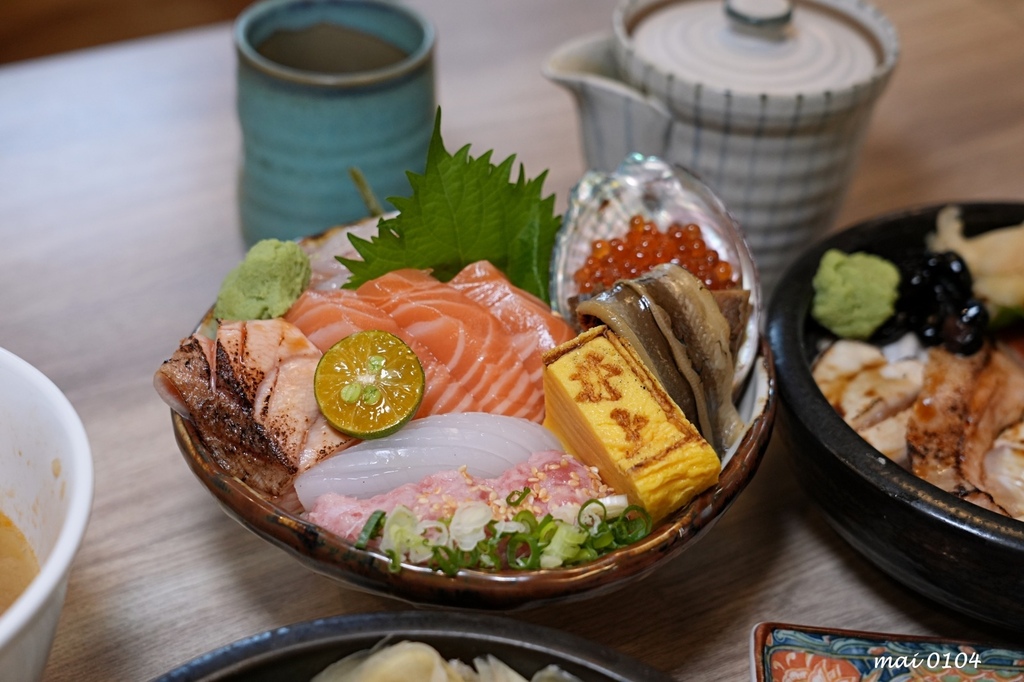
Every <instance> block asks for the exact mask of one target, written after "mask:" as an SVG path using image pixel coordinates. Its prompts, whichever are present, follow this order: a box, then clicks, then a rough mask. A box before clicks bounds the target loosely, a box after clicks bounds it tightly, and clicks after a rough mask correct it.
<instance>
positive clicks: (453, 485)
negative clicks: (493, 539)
mask: <svg viewBox="0 0 1024 682" xmlns="http://www.w3.org/2000/svg"><path fill="white" fill-rule="evenodd" d="M527 487H528V488H530V493H531V494H530V495H529V496H528V497H527V498H526V499H524V500H523V501H522V503H521V504H519V505H517V506H515V507H510V506H509V505H508V504H507V502H506V500H507V499H508V497H509V496H510V495H512V494H514V493H517V492H519V491H522V490H523V489H524V488H527ZM612 494H613V491H612V490H611V489H610V488H609V487H608V486H607V485H605V484H604V483H603V482H602V481H601V479H600V477H599V476H598V475H597V473H596V472H595V471H594V470H593V469H591V468H589V467H587V466H585V465H584V464H582V463H581V462H580V461H579V460H577V459H576V458H575V457H573V456H572V455H569V454H566V453H564V452H561V451H557V450H551V451H547V452H537V453H534V454H532V455H531V456H530V457H529V459H527V460H526V461H525V462H521V463H519V464H517V465H516V466H514V467H512V468H511V469H509V470H507V471H505V472H504V473H502V474H501V475H500V476H498V477H495V478H478V477H475V476H473V475H472V474H470V473H468V472H467V471H466V470H465V469H459V470H450V471H443V472H440V473H436V474H432V475H430V476H427V477H426V478H424V479H423V480H421V481H419V482H417V483H407V484H405V485H401V486H399V487H397V488H395V489H394V490H391V491H389V492H388V493H385V494H383V495H377V496H374V497H371V498H368V499H358V498H355V497H351V496H345V495H338V494H335V493H327V494H325V495H321V496H320V497H319V498H317V500H316V503H315V504H314V505H313V508H312V509H311V510H310V512H309V514H308V518H309V520H310V521H311V522H312V523H315V524H317V525H318V526H321V527H323V528H326V529H327V530H329V531H331V532H332V533H335V534H337V535H340V536H341V537H344V538H348V539H350V540H354V539H356V538H357V537H358V536H359V533H360V531H361V530H362V529H363V526H365V525H366V522H367V520H368V519H369V518H370V515H371V514H373V513H374V512H375V511H378V510H380V511H384V512H385V513H387V514H391V513H392V512H393V511H394V510H395V508H396V507H398V506H399V505H402V506H404V507H407V508H408V509H410V510H412V511H413V512H414V513H415V514H416V516H417V517H418V518H419V519H421V520H440V519H448V518H451V517H452V516H453V515H454V514H455V511H456V510H457V509H458V508H459V506H460V505H465V504H467V503H472V502H483V503H484V504H487V505H489V506H490V508H491V510H492V513H493V517H494V518H495V519H498V520H509V519H511V517H512V516H513V515H514V514H515V513H517V512H519V511H521V510H523V509H528V510H530V511H531V512H533V513H534V515H535V516H536V517H537V518H542V517H543V516H544V515H545V514H548V513H552V512H556V513H557V510H558V509H560V508H571V509H573V510H574V511H575V510H578V507H579V506H580V505H583V504H585V503H586V502H587V501H588V500H591V499H601V498H606V497H608V496H609V495H612ZM570 505H572V507H570Z"/></svg>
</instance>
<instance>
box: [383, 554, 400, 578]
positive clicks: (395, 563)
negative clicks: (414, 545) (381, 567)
mask: <svg viewBox="0 0 1024 682" xmlns="http://www.w3.org/2000/svg"><path fill="white" fill-rule="evenodd" d="M385 554H387V555H388V558H389V559H391V562H390V563H389V564H388V572H389V573H398V572H400V571H401V570H402V557H400V556H398V552H396V551H395V550H393V549H389V550H388V551H386V552H385Z"/></svg>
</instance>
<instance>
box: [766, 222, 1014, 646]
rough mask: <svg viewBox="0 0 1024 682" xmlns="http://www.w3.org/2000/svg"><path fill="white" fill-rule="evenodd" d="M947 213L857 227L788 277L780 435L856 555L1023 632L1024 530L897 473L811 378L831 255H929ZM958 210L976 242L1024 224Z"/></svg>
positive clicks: (773, 337)
mask: <svg viewBox="0 0 1024 682" xmlns="http://www.w3.org/2000/svg"><path fill="white" fill-rule="evenodd" d="M945 205H946V204H942V205H936V206H928V207H923V208H916V209H912V210H908V211H905V212H900V213H892V214H888V215H884V216H881V217H878V218H874V219H872V220H868V221H866V222H863V223H860V224H858V225H855V226H853V227H851V228H849V229H846V230H844V231H842V232H840V233H838V234H836V235H834V236H832V237H830V238H828V239H826V240H824V241H823V242H821V243H819V244H817V245H815V246H813V247H812V248H810V249H809V250H808V251H807V252H805V253H804V254H802V255H801V256H800V258H799V259H798V260H797V262H796V263H794V264H793V265H792V267H791V268H790V269H789V271H788V272H787V274H786V276H785V277H784V278H783V280H782V281H781V282H780V284H779V285H778V287H777V289H776V291H775V292H774V295H773V297H772V301H771V305H770V309H769V314H768V320H767V330H768V336H769V341H770V344H771V348H772V352H773V353H774V356H775V362H776V371H777V376H778V386H779V397H780V410H779V422H778V428H777V429H776V433H778V437H779V438H780V440H781V442H782V443H783V445H784V447H785V449H786V450H787V451H788V452H789V454H790V457H791V459H792V462H793V464H794V468H795V472H796V475H797V478H798V479H799V480H800V482H801V484H802V486H803V487H804V488H805V489H806V491H807V493H808V494H809V496H810V497H811V498H812V499H813V500H814V501H816V502H817V504H818V505H819V506H820V507H821V508H822V510H824V513H825V515H826V517H827V519H828V520H829V522H830V523H831V525H832V526H833V527H834V528H835V529H836V531H838V533H839V534H840V535H841V536H842V537H843V538H845V539H846V541H847V542H849V543H850V544H851V545H852V546H853V547H854V548H855V549H856V550H858V551H859V552H860V553H861V554H863V555H864V556H865V557H867V558H868V559H869V560H870V561H872V562H873V563H874V564H876V565H877V566H878V567H879V568H881V569H882V570H883V571H885V572H886V573H888V574H889V575H891V576H892V577H893V578H895V579H896V580H898V581H900V582H902V583H904V584H905V585H907V586H909V587H910V588H912V589H914V590H916V591H917V592H919V593H921V594H923V595H925V596H927V597H929V598H931V599H933V600H935V601H937V602H939V603H941V604H943V605H945V606H946V607H949V608H952V609H955V610H957V611H959V612H961V613H964V614H968V615H970V616H973V617H976V618H978V619H981V620H984V621H987V622H989V623H993V624H996V625H999V626H1003V627H1008V628H1011V629H1013V630H1016V631H1019V632H1024V522H1020V521H1015V520H1013V519H1011V518H1007V517H1004V516H1000V515H999V514H996V513H994V512H990V511H987V510H985V509H981V508H980V507H977V506H975V505H973V504H971V503H969V502H966V501H963V500H961V499H959V498H957V497H955V496H954V495H952V494H950V493H947V492H944V491H942V490H940V489H939V488H937V487H935V486H933V485H931V484H930V483H927V482H925V481H923V480H921V479H919V478H917V477H916V476H914V475H913V474H912V473H910V472H909V471H906V470H905V469H903V468H901V467H900V466H898V465H896V464H894V463H893V462H891V461H889V460H888V459H887V458H886V457H884V456H883V455H882V454H881V453H879V452H878V451H877V450H875V449H874V448H872V447H871V446H870V445H868V444H867V443H866V442H865V441H864V440H862V439H861V438H860V436H858V435H857V434H856V432H854V430H853V429H851V428H850V427H848V426H847V425H846V423H845V422H844V421H843V420H842V418H840V416H839V415H838V414H837V413H836V412H835V411H834V410H833V409H832V407H831V406H830V405H829V403H828V401H827V400H826V399H825V397H824V396H823V395H822V394H821V391H819V390H818V387H817V386H816V385H815V383H814V379H813V378H812V377H811V361H812V359H813V357H814V355H815V352H816V348H817V344H818V342H819V341H820V340H821V339H822V336H823V335H824V332H823V331H822V329H821V328H820V327H819V326H818V325H816V324H815V323H814V322H813V321H812V320H811V319H810V317H809V314H808V313H809V311H810V305H811V299H812V295H813V291H812V287H811V279H812V278H813V276H814V273H815V271H816V269H817V266H818V262H819V260H820V259H821V256H822V254H823V253H824V252H825V251H826V250H827V249H829V248H837V249H840V250H842V251H845V252H853V251H868V252H872V253H876V254H878V255H882V256H886V255H889V254H895V253H897V252H898V251H900V250H902V249H906V248H908V247H913V246H921V245H923V243H924V239H925V235H926V234H927V233H928V232H930V231H933V230H934V229H935V218H936V214H937V213H938V211H939V209H941V208H942V207H943V206H945ZM957 205H959V206H960V207H961V215H962V219H963V221H964V224H965V232H966V233H967V234H968V235H971V234H977V233H979V232H983V231H986V230H990V229H994V228H997V227H1004V226H1007V225H1016V224H1020V223H1021V222H1022V221H1024V203H958V204H957ZM1022 256H1024V254H1022Z"/></svg>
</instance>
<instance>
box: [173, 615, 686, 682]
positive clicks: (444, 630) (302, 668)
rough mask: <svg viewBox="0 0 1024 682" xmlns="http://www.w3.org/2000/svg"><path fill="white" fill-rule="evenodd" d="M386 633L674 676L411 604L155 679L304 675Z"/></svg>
mask: <svg viewBox="0 0 1024 682" xmlns="http://www.w3.org/2000/svg"><path fill="white" fill-rule="evenodd" d="M385 640H386V641H389V642H393V643H397V642H400V641H403V640H407V641H415V642H423V643H425V644H429V645H430V646H432V647H434V648H435V649H437V651H438V653H440V654H441V655H442V656H444V657H445V658H446V659H449V660H450V659H453V658H458V659H460V660H462V661H463V662H465V663H467V664H472V662H473V659H474V658H475V657H478V656H486V655H487V654H493V655H494V656H496V657H497V658H498V659H500V660H501V661H502V662H504V663H506V664H507V665H509V666H511V667H512V668H513V669H514V670H515V671H516V672H518V673H519V674H521V675H523V676H524V677H526V678H527V679H529V678H530V676H531V675H533V674H534V673H535V672H536V671H538V670H540V669H541V668H544V667H545V666H548V665H557V666H558V667H560V668H561V669H562V670H565V671H567V672H570V673H572V674H573V675H576V676H577V677H578V678H580V679H581V680H583V681H584V682H640V681H641V680H643V681H644V682H669V680H670V679H671V678H670V677H668V676H667V675H665V674H663V673H660V672H658V671H656V670H654V669H652V668H649V667H647V666H646V665H644V664H642V663H640V662H639V661H636V660H633V659H631V658H628V657H626V656H623V655H622V654H620V653H618V652H616V651H613V650H611V649H607V648H605V647H602V646H600V645H598V644H597V643H595V642H591V641H589V640H586V639H582V638H580V637H577V636H575V635H570V634H568V633H566V632H562V631H561V630H554V629H552V628H546V627H541V626H536V625H531V624H528V623H523V622H519V621H516V620H512V619H509V618H502V617H497V616H485V615H480V614H458V613H439V612H416V611H409V612H396V613H372V614H362V615H356V616H336V617H333V618H325V619H322V620H314V621H308V622H305V623H299V624H297V625H292V626H288V627H283V628H278V629H276V630H271V631H268V632H263V633H260V634H258V635H253V636H252V637H247V638H246V639H242V640H239V641H237V642H235V643H233V644H229V645H227V646H225V647H222V648H220V649H217V650H215V651H211V652H210V653H207V654H204V655H202V656H199V657H198V658H195V659H193V660H191V661H189V662H188V663H185V664H184V665H182V666H180V667H178V668H175V669H174V670H172V671H170V672H168V673H166V674H165V675H163V676H161V677H159V678H157V679H156V680H154V681H153V682H242V681H243V680H244V682H277V681H279V680H294V681H295V682H303V681H305V680H309V679H310V678H312V677H313V676H314V675H316V674H317V673H319V672H320V671H321V670H323V669H324V668H326V667H327V666H328V665H330V664H331V663H333V662H334V661H337V660H339V659H341V658H344V657H345V656H347V655H349V654H352V653H355V652H357V651H361V650H364V649H370V648H372V647H373V646H374V645H376V644H377V643H379V642H381V641H385Z"/></svg>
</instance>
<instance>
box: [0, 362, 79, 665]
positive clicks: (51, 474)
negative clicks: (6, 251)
mask: <svg viewBox="0 0 1024 682" xmlns="http://www.w3.org/2000/svg"><path fill="white" fill-rule="evenodd" d="M92 495H93V465H92V454H91V451H90V449H89V442H88V440H87V438H86V434H85V429H84V428H83V426H82V422H81V420H80V419H79V417H78V414H77V413H76V412H75V410H74V408H73V407H72V406H71V403H70V402H68V399H67V398H66V397H65V396H64V394H63V393H61V391H60V389H58V388H57V387H56V386H55V385H54V384H53V382H51V381H50V380H49V379H48V378H46V376H44V375H43V374H42V373H41V372H40V371H39V370H37V369H36V368H34V367H32V365H30V364H28V363H27V362H25V361H24V360H22V359H21V358H19V357H17V356H16V355H14V354H12V353H10V352H9V351H7V350H4V349H2V348H0V511H2V512H3V513H4V514H6V515H7V517H8V518H10V519H11V521H13V522H14V525H15V526H17V527H18V529H19V530H21V532H22V533H23V534H24V535H25V538H26V540H28V543H29V545H31V547H32V549H33V551H34V552H35V555H36V558H37V559H38V560H39V574H38V575H37V576H36V577H35V579H33V581H32V582H31V583H30V584H29V586H28V587H27V588H26V590H25V591H24V592H23V593H22V594H21V595H20V596H19V597H18V598H17V599H16V600H15V602H14V603H13V604H12V605H11V606H10V608H8V609H7V610H6V611H5V612H4V613H3V615H0V671H2V672H0V677H2V678H3V680H4V682H22V681H23V680H24V681H28V680H38V679H40V678H41V677H42V673H43V668H44V667H45V665H46V659H47V658H48V656H49V654H50V648H51V646H52V644H53V638H54V635H55V634H56V630H57V620H58V618H59V616H60V611H61V607H62V606H63V605H64V594H65V592H66V591H67V582H68V573H69V570H70V568H71V562H72V560H73V559H74V557H75V554H76V553H77V551H78V548H79V545H80V544H81V542H82V536H83V535H84V534H85V527H86V524H87V522H88V519H89V512H90V509H91V505H92Z"/></svg>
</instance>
